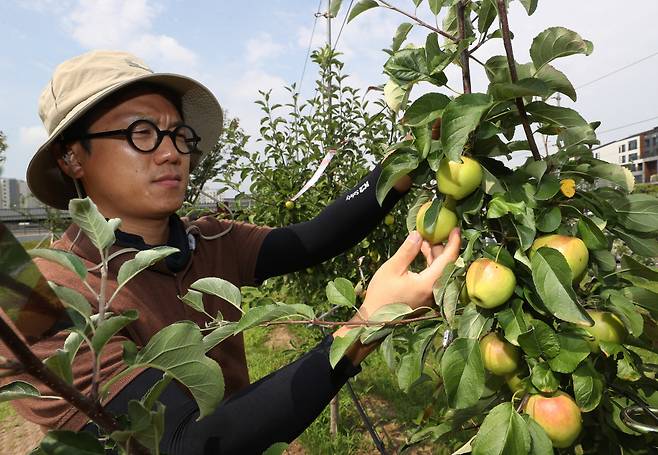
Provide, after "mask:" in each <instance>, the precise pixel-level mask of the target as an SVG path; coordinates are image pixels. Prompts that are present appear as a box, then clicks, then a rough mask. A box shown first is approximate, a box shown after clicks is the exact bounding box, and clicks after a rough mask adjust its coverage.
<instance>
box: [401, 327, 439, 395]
mask: <svg viewBox="0 0 658 455" xmlns="http://www.w3.org/2000/svg"><path fill="white" fill-rule="evenodd" d="M438 330H439V326H438V325H437V326H435V327H428V328H425V329H422V330H419V331H418V332H416V333H414V334H413V335H412V336H411V339H410V340H409V350H408V351H407V353H405V354H404V355H403V356H402V357H401V358H400V365H399V367H398V372H397V377H398V385H399V386H400V390H402V391H404V392H408V391H409V390H411V387H412V386H413V385H414V384H415V383H416V382H417V381H418V380H419V379H420V377H421V376H422V374H423V367H424V366H425V355H426V353H427V348H428V347H429V345H430V343H431V342H432V339H433V338H434V336H435V335H436V332H437V331H438Z"/></svg>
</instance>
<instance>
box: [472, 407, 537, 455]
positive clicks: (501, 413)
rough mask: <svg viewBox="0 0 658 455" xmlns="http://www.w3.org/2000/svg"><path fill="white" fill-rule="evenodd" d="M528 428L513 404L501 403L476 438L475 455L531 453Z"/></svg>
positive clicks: (490, 414)
mask: <svg viewBox="0 0 658 455" xmlns="http://www.w3.org/2000/svg"><path fill="white" fill-rule="evenodd" d="M530 444H531V439H530V433H529V431H528V426H527V424H526V422H525V420H524V419H523V417H521V415H520V414H519V413H518V412H516V410H515V409H514V407H513V406H512V403H510V402H505V403H501V404H499V405H498V406H496V407H495V408H493V409H492V410H491V411H489V414H488V415H487V417H485V419H484V422H482V426H481V427H480V431H479V432H478V434H477V436H476V437H475V443H474V444H473V455H507V454H510V455H511V454H522V453H524V454H526V453H528V452H529V451H530Z"/></svg>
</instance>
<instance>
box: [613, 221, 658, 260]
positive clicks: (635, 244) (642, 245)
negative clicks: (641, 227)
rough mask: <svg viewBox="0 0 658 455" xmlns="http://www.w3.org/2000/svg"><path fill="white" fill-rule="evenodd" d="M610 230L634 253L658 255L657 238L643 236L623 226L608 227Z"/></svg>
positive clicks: (649, 255)
mask: <svg viewBox="0 0 658 455" xmlns="http://www.w3.org/2000/svg"><path fill="white" fill-rule="evenodd" d="M608 230H609V231H610V232H612V233H613V234H615V235H616V236H617V237H619V238H620V239H621V240H623V241H624V243H625V244H626V245H627V246H628V247H629V248H630V249H631V250H633V253H635V254H639V255H640V256H645V257H656V256H658V241H657V240H656V239H652V238H641V237H638V236H636V235H633V234H631V233H629V232H627V231H625V230H624V229H621V228H614V227H608Z"/></svg>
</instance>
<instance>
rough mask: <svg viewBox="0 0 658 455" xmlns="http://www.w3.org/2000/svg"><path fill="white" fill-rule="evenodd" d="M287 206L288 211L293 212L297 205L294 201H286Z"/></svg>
mask: <svg viewBox="0 0 658 455" xmlns="http://www.w3.org/2000/svg"><path fill="white" fill-rule="evenodd" d="M285 206H286V208H287V209H288V210H292V209H294V208H295V203H294V202H293V201H286V204H285Z"/></svg>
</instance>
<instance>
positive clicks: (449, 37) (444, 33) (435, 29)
mask: <svg viewBox="0 0 658 455" xmlns="http://www.w3.org/2000/svg"><path fill="white" fill-rule="evenodd" d="M379 3H381V4H383V5H384V6H385V7H386V8H388V9H390V10H393V11H397V12H398V13H400V14H403V15H405V16H407V17H408V18H409V19H412V20H413V21H415V22H416V23H417V24H419V25H422V26H423V27H426V28H429V29H430V30H432V31H434V32H436V33H438V34H439V35H441V36H443V37H445V38H448V39H449V40H452V41H454V42H455V43H457V42H459V38H457V37H456V36H453V35H451V34H450V33H447V32H444V31H443V30H441V29H439V28H437V27H434V26H432V25H430V24H428V23H427V22H425V21H423V20H421V19H419V18H418V17H416V16H414V15H412V14H409V13H407V12H405V11H402V10H401V9H399V8H397V7H395V6H393V5H391V4H390V3H388V2H387V1H385V0H379Z"/></svg>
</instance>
